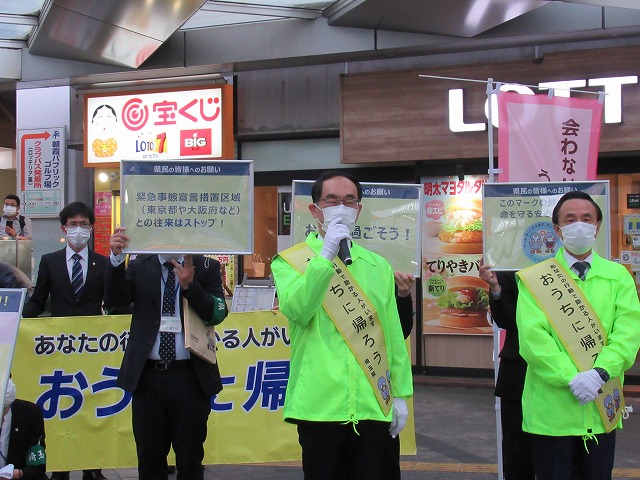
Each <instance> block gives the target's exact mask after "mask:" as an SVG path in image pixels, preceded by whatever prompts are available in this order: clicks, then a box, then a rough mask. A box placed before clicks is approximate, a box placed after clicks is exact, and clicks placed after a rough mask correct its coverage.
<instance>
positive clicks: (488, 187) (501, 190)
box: [483, 182, 605, 197]
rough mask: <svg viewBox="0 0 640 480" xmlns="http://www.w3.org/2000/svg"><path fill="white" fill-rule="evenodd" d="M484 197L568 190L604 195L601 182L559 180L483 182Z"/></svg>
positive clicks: (603, 187)
mask: <svg viewBox="0 0 640 480" xmlns="http://www.w3.org/2000/svg"><path fill="white" fill-rule="evenodd" d="M483 187H484V196H485V197H512V196H521V197H539V196H546V195H564V194H565V193H568V192H576V191H581V192H586V193H588V194H589V195H604V193H605V186H604V185H603V183H602V182H561V183H553V182H550V183H485V184H484V186H483Z"/></svg>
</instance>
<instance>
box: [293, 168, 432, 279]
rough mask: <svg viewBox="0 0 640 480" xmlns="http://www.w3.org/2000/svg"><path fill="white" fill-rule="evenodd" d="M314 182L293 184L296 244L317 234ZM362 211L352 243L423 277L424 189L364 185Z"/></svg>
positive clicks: (378, 184)
mask: <svg viewBox="0 0 640 480" xmlns="http://www.w3.org/2000/svg"><path fill="white" fill-rule="evenodd" d="M312 185H313V182H311V181H299V180H296V181H294V182H293V201H292V212H293V213H292V216H293V220H292V230H293V244H294V245H295V244H297V243H300V242H303V241H304V239H305V238H306V237H307V235H309V233H311V232H313V231H316V230H317V221H316V219H315V218H313V216H312V215H311V212H310V211H309V205H310V204H312V203H313V201H312V200H311V186H312ZM361 185H362V210H361V211H360V216H359V217H358V221H357V223H356V228H355V229H354V231H353V232H352V233H351V237H352V238H353V241H354V242H356V243H358V244H359V245H361V246H363V247H365V248H367V249H369V250H371V251H373V252H376V253H377V254H379V255H382V256H383V257H384V258H386V259H387V261H388V262H389V263H390V264H391V266H392V267H393V269H394V270H395V271H402V272H406V273H413V275H415V276H416V277H418V276H420V233H421V232H420V204H421V201H420V198H421V194H422V186H421V185H412V184H407V185H405V184H390V183H362V184H361Z"/></svg>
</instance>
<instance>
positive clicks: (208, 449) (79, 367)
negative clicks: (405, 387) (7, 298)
mask: <svg viewBox="0 0 640 480" xmlns="http://www.w3.org/2000/svg"><path fill="white" fill-rule="evenodd" d="M129 325H130V316H129V315H113V316H101V317H69V318H34V319H23V320H22V321H21V323H20V330H19V334H18V341H17V344H16V350H15V355H14V362H13V369H12V373H13V378H14V381H15V383H16V385H17V389H18V397H19V398H24V399H27V400H31V401H33V402H36V403H38V404H39V405H40V407H41V408H42V410H43V412H44V415H45V428H46V432H47V469H48V470H50V471H56V470H81V469H88V468H126V467H134V466H136V465H137V460H136V454H135V443H134V439H133V433H132V431H131V410H130V408H131V406H130V403H131V402H130V395H129V394H128V393H126V392H124V391H123V390H121V389H119V388H117V387H116V386H115V379H116V377H117V374H118V371H119V369H120V364H121V362H122V355H123V352H124V349H125V348H126V343H127V340H128V336H129ZM288 328H289V327H288V322H287V319H286V318H285V317H284V315H282V314H281V313H280V312H272V311H261V312H247V313H234V314H231V315H229V316H228V317H227V319H226V320H225V321H224V322H223V323H222V324H221V325H219V326H218V327H216V339H217V346H218V364H219V366H220V371H221V374H222V382H223V384H224V389H223V391H222V392H221V393H220V394H219V395H217V396H216V397H214V398H212V402H211V405H212V412H211V415H210V416H209V425H208V431H209V434H208V438H207V441H206V443H205V459H204V462H205V463H206V464H214V463H216V464H230V463H254V462H278V461H288V460H299V459H300V458H301V452H300V446H299V444H298V436H297V432H296V427H295V425H291V424H288V423H285V422H284V421H283V420H282V407H283V406H284V398H285V391H286V385H287V381H288V377H289V357H290V348H289V343H290V342H289V334H288ZM409 413H410V418H409V421H408V423H407V428H406V429H405V431H403V432H402V434H401V435H400V438H401V442H402V443H401V445H402V453H403V454H407V455H410V454H415V453H416V446H415V430H414V428H413V409H412V404H411V403H410V402H409Z"/></svg>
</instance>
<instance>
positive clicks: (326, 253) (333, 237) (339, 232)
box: [320, 218, 351, 260]
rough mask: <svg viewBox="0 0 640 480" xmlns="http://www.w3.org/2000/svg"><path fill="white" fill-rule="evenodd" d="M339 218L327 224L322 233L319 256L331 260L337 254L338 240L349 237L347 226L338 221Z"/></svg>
mask: <svg viewBox="0 0 640 480" xmlns="http://www.w3.org/2000/svg"><path fill="white" fill-rule="evenodd" d="M339 221H340V219H339V218H336V219H335V220H333V221H332V222H331V223H330V224H329V228H327V231H326V232H325V233H324V243H323V244H322V250H321V251H320V256H321V257H324V258H326V259H327V260H333V259H334V258H336V255H338V250H339V249H340V240H343V239H345V238H348V239H351V234H350V233H349V228H348V227H347V226H346V225H343V224H341V223H338V222H339Z"/></svg>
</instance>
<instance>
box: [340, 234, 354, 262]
mask: <svg viewBox="0 0 640 480" xmlns="http://www.w3.org/2000/svg"><path fill="white" fill-rule="evenodd" d="M338 258H339V259H340V260H342V263H344V264H345V265H351V263H353V260H352V259H351V250H350V249H349V241H348V240H347V239H346V238H343V239H342V240H340V248H339V249H338Z"/></svg>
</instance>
